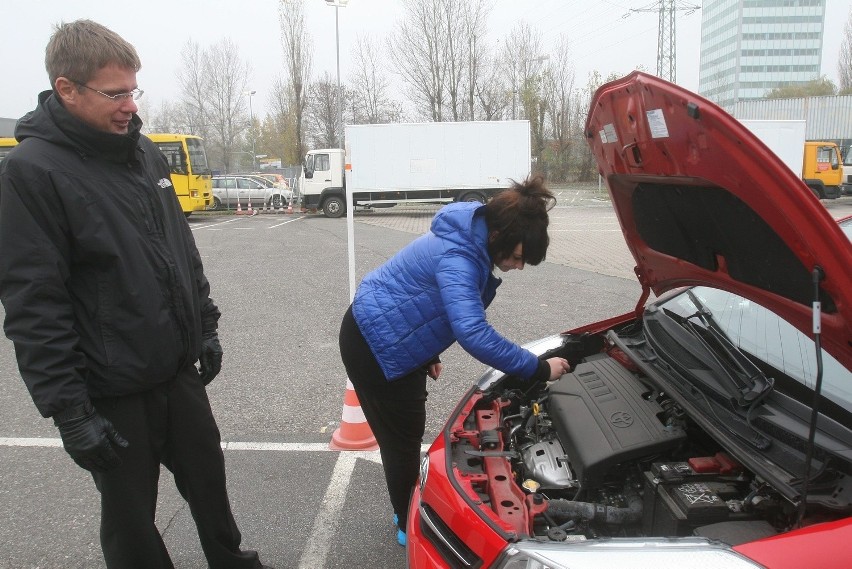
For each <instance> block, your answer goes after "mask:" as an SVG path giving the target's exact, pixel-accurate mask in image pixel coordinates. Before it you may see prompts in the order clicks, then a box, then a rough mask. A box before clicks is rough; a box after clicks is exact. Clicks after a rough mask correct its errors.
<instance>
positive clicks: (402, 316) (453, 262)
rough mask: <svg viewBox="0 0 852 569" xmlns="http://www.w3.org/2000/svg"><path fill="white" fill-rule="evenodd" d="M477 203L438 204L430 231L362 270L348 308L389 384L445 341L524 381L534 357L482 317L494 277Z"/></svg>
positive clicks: (532, 370) (494, 284) (430, 358)
mask: <svg viewBox="0 0 852 569" xmlns="http://www.w3.org/2000/svg"><path fill="white" fill-rule="evenodd" d="M482 207H483V206H482V205H481V204H478V203H475V202H461V203H453V204H449V205H447V206H445V207H443V208H442V209H441V210H440V211H438V213H437V214H436V215H435V218H434V219H433V220H432V226H431V229H430V232H429V233H427V234H425V235H423V236H421V237H419V238H417V239H415V240H414V241H413V242H411V243H410V244H408V245H407V246H406V247H404V248H403V249H402V250H401V251H399V252H398V253H397V254H396V255H394V256H393V257H392V258H391V259H390V260H388V261H387V262H386V263H385V264H383V265H382V266H380V267H379V268H377V269H375V270H374V271H372V272H370V273H369V274H367V275H366V276H365V277H364V280H363V281H361V284H360V285H359V286H358V290H357V291H356V293H355V300H354V302H353V305H352V311H353V314H354V316H355V321H356V322H357V323H358V328H359V329H360V330H361V333H362V334H363V335H364V338H366V340H367V343H368V344H369V346H370V349H371V350H372V352H373V355H374V356H375V357H376V360H378V362H379V365H380V366H381V368H382V371H384V374H385V377H387V378H388V380H389V381H392V380H394V379H398V378H400V377H402V376H404V375H406V374H408V373H410V372H412V371H414V370H415V369H417V368H418V367H423V366H425V365H427V364H428V363H429V362H431V361H433V360H434V359H435V358H436V357H437V356H438V355H439V354H441V353H442V352H443V351H444V350H446V349H447V348H448V347H449V346H450V345H451V344H452V343H453V342H455V341H458V342H459V345H460V346H461V347H462V348H464V350H465V351H467V352H468V353H469V354H471V355H472V356H473V357H475V358H476V359H477V360H479V361H481V362H483V363H484V364H486V365H489V366H491V367H494V368H496V369H499V370H500V371H503V372H504V373H510V374H513V375H518V376H520V377H523V378H525V379H527V378H530V377H532V376H533V375H534V374H535V372H536V370H537V369H538V365H539V364H538V358H537V357H536V356H535V355H534V354H533V353H532V352H530V351H528V350H525V349H523V348H521V347H520V346H518V345H517V344H514V343H512V342H510V341H509V340H507V339H506V338H504V337H503V336H501V335H500V334H498V333H497V331H496V330H494V328H492V327H491V325H490V324H489V323H488V322H487V321H486V319H485V308H486V307H487V306H488V305H489V304H490V303H491V301H492V300H493V299H494V295H495V294H496V292H497V287H498V286H499V284H500V279H498V278H496V277H495V276H494V275H492V274H491V259H490V257H489V255H488V249H487V240H488V229H487V227H486V224H485V219H484V216H483V215H482V214H483V213H484V210H481V208H482Z"/></svg>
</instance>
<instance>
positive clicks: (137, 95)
mask: <svg viewBox="0 0 852 569" xmlns="http://www.w3.org/2000/svg"><path fill="white" fill-rule="evenodd" d="M73 83H74V84H75V85H79V86H80V87H85V88H86V89H88V90H89V91H94V92H95V93H97V94H99V95H103V96H104V97H106V98H107V99H112V100H113V101H126V100H127V99H133V100H134V101H138V100H139V99H141V98H142V94H143V93H144V92H145V91H143V90H142V89H133V90H132V91H129V92H127V93H117V94H115V95H107V94H106V93H104V92H103V91H98V90H97V89H92V88H91V87H89V86H88V85H84V84H83V83H79V82H77V81H74V82H73Z"/></svg>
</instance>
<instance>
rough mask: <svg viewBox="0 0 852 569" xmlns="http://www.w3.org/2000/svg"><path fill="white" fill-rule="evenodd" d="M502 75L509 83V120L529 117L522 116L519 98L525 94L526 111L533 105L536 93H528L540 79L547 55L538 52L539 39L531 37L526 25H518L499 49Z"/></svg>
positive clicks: (533, 106) (535, 104) (535, 36)
mask: <svg viewBox="0 0 852 569" xmlns="http://www.w3.org/2000/svg"><path fill="white" fill-rule="evenodd" d="M502 56H503V73H504V75H505V76H506V79H507V80H508V81H509V85H510V88H511V90H512V106H511V116H510V118H512V119H517V118H529V117H528V116H526V117H525V116H524V113H523V109H522V107H523V106H524V105H523V102H524V101H523V99H524V93H525V92H527V96H526V99H527V103H528V105H527V106H528V107H529V108H530V109H533V108H535V107H536V106H537V97H536V95H537V90H536V91H535V92H530V90H531V89H533V88H535V87H536V86H537V85H536V83H537V80H538V78H540V76H541V71H542V62H543V61H545V60H546V59H547V57H548V56H547V54H545V53H544V52H543V50H542V46H541V38H540V36H539V35H537V34H535V33H534V31H533V29H532V28H531V27H530V25H529V24H527V23H526V22H518V24H516V25H515V27H514V28H513V29H512V31H511V32H510V34H509V36H508V37H507V38H506V41H505V43H504V44H503V49H502Z"/></svg>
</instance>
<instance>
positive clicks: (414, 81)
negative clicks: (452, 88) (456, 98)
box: [388, 0, 447, 121]
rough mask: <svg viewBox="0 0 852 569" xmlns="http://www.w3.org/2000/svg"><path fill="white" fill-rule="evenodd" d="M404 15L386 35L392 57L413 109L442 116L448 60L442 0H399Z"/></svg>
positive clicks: (437, 118) (442, 117) (427, 114)
mask: <svg viewBox="0 0 852 569" xmlns="http://www.w3.org/2000/svg"><path fill="white" fill-rule="evenodd" d="M402 2H403V5H404V6H405V9H406V12H407V16H406V17H405V19H404V20H403V21H401V22H400V23H399V24H398V25H397V27H396V31H395V32H393V33H392V35H391V37H390V38H389V39H388V49H389V51H390V54H391V60H392V61H393V63H394V66H395V68H396V69H397V72H398V73H399V75H400V76H401V78H402V80H403V82H404V83H405V85H406V87H407V91H408V94H409V98H410V99H411V100H412V102H413V103H414V108H415V112H417V113H418V114H420V115H421V116H423V117H427V118H429V119H431V120H433V121H442V120H444V95H445V83H446V80H447V79H446V67H447V62H446V60H445V58H444V51H445V48H444V45H445V40H446V35H445V33H444V30H443V27H444V26H443V20H442V18H441V6H442V4H443V3H444V0H402Z"/></svg>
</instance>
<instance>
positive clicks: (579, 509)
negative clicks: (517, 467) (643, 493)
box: [547, 494, 642, 525]
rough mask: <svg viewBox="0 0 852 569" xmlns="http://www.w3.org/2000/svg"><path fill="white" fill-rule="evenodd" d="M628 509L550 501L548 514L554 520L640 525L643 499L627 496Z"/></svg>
mask: <svg viewBox="0 0 852 569" xmlns="http://www.w3.org/2000/svg"><path fill="white" fill-rule="evenodd" d="M627 504H628V505H627V507H626V508H616V507H614V506H606V505H604V504H593V503H590V502H574V501H572V500H561V499H558V500H548V501H547V513H548V514H550V515H551V516H552V517H553V518H554V519H561V520H582V521H584V522H598V523H606V524H614V525H626V524H634V523H638V522H640V521H641V520H642V498H641V497H639V495H638V494H632V495H629V496H627Z"/></svg>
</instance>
